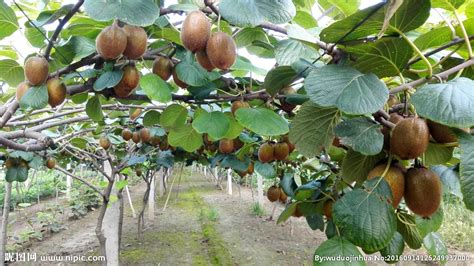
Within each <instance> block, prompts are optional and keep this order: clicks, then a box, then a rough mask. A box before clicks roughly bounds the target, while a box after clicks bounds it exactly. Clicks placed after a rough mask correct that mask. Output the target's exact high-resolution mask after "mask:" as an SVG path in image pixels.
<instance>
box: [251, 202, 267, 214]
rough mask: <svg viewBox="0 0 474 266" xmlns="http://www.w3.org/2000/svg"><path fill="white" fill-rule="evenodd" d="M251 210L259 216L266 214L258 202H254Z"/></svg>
mask: <svg viewBox="0 0 474 266" xmlns="http://www.w3.org/2000/svg"><path fill="white" fill-rule="evenodd" d="M250 212H251V213H252V215H254V216H257V217H262V216H263V215H265V210H264V209H263V207H262V205H260V203H258V202H254V203H253V204H252V206H251V207H250Z"/></svg>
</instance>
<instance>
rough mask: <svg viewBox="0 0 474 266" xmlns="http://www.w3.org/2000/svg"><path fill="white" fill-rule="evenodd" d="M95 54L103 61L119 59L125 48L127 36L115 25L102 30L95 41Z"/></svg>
mask: <svg viewBox="0 0 474 266" xmlns="http://www.w3.org/2000/svg"><path fill="white" fill-rule="evenodd" d="M95 46H96V49H97V53H98V54H99V55H100V57H102V58H103V59H104V60H115V59H117V58H119V57H120V56H121V55H122V53H123V52H124V51H125V48H126V47H127V34H126V33H125V31H124V30H123V29H122V28H120V27H119V26H118V25H117V24H115V23H114V24H112V25H111V26H108V27H106V28H104V29H103V30H102V31H101V32H100V33H99V35H97V38H96V39H95Z"/></svg>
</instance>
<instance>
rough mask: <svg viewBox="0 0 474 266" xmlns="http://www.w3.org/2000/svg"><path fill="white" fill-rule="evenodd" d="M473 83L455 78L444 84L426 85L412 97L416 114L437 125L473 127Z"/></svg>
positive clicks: (466, 79)
mask: <svg viewBox="0 0 474 266" xmlns="http://www.w3.org/2000/svg"><path fill="white" fill-rule="evenodd" d="M472 88H474V81H473V80H471V79H468V78H457V79H454V80H451V81H448V82H446V83H441V84H428V85H425V86H423V87H422V88H420V89H418V90H417V91H416V92H415V94H414V95H413V96H412V103H413V105H414V106H415V108H416V110H417V112H418V114H419V115H420V116H422V117H425V118H428V119H430V120H433V121H436V122H438V123H441V124H444V125H447V126H451V127H458V128H466V127H471V126H474V90H473V89H472Z"/></svg>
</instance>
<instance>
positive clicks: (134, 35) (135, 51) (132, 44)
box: [122, 25, 148, 60]
mask: <svg viewBox="0 0 474 266" xmlns="http://www.w3.org/2000/svg"><path fill="white" fill-rule="evenodd" d="M122 29H123V31H124V32H125V34H126V35H127V45H126V47H125V51H123V55H124V56H126V57H127V58H128V59H131V60H136V59H139V58H140V57H142V56H143V55H144V54H145V51H146V47H147V39H148V36H147V35H146V32H145V30H144V29H143V28H141V27H137V26H131V25H125V26H123V28H122Z"/></svg>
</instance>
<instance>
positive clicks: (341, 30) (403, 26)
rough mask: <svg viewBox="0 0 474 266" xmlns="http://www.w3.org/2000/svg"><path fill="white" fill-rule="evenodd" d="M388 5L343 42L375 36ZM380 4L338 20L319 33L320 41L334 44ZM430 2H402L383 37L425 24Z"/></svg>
mask: <svg viewBox="0 0 474 266" xmlns="http://www.w3.org/2000/svg"><path fill="white" fill-rule="evenodd" d="M388 6H389V5H385V6H384V7H382V8H380V9H379V10H377V11H375V13H374V14H373V15H372V16H371V17H370V18H369V19H367V20H366V21H365V22H364V23H363V24H362V25H361V26H360V27H358V28H356V29H355V30H354V31H353V32H352V33H350V34H349V35H348V36H346V37H345V38H344V41H352V40H357V39H359V38H362V37H366V36H369V35H375V34H377V33H378V32H379V31H380V30H381V29H382V25H383V21H384V18H385V10H386V9H387V7H388ZM379 7H380V4H377V5H374V6H371V7H368V8H366V9H363V10H360V11H358V12H356V13H354V14H353V15H351V16H349V17H347V18H345V19H342V20H339V21H337V22H335V23H333V24H331V25H330V26H329V27H327V28H325V29H324V30H323V31H321V34H320V35H319V36H320V38H321V41H324V42H329V43H335V42H337V41H338V40H339V39H341V38H342V37H343V36H345V35H346V34H347V33H349V31H350V30H351V29H352V28H353V27H355V26H356V25H357V24H358V23H360V22H361V21H363V20H364V19H365V18H367V17H368V15H369V14H370V13H372V12H373V11H374V10H375V9H377V8H379ZM413 7H416V8H413ZM430 10H431V9H430V1H429V0H404V1H403V3H402V5H401V6H400V7H399V8H398V10H397V12H395V14H394V15H393V17H392V18H391V19H390V23H389V27H388V29H387V31H385V35H393V34H396V33H397V31H401V32H408V31H411V30H414V29H416V28H418V27H420V26H421V25H423V24H424V23H425V21H426V20H427V19H428V17H429V15H430Z"/></svg>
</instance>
